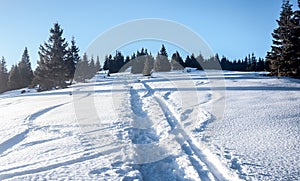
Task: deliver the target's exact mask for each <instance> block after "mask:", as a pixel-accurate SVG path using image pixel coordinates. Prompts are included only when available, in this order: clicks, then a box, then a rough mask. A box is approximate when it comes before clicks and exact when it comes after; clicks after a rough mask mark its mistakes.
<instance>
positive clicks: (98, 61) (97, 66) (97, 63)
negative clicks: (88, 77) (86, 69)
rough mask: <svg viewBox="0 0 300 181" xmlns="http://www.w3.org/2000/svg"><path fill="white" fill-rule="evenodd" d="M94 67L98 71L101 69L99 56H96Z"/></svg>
mask: <svg viewBox="0 0 300 181" xmlns="http://www.w3.org/2000/svg"><path fill="white" fill-rule="evenodd" d="M95 68H96V72H98V71H100V69H101V64H100V58H99V56H97V59H96V65H95Z"/></svg>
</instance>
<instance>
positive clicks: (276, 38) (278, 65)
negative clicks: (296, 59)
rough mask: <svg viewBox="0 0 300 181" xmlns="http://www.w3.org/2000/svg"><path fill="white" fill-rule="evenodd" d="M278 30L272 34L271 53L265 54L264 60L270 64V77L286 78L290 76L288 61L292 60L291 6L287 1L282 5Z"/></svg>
mask: <svg viewBox="0 0 300 181" xmlns="http://www.w3.org/2000/svg"><path fill="white" fill-rule="evenodd" d="M281 8H282V10H281V12H280V17H279V20H277V23H278V28H276V29H275V30H274V31H273V33H272V36H273V45H272V46H271V51H270V52H268V53H267V56H266V59H267V61H269V62H270V71H271V74H272V75H276V76H288V75H289V74H290V71H289V70H290V68H291V67H290V66H291V64H290V59H291V58H293V53H294V52H293V51H294V50H293V42H292V41H291V34H292V33H291V30H292V29H293V23H292V21H291V20H292V15H293V11H292V5H291V4H290V2H289V1H288V0H286V1H284V2H283V4H282V7H281Z"/></svg>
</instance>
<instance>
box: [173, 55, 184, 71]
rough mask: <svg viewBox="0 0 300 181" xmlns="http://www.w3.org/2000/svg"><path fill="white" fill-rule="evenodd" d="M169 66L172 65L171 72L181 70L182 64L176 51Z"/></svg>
mask: <svg viewBox="0 0 300 181" xmlns="http://www.w3.org/2000/svg"><path fill="white" fill-rule="evenodd" d="M171 65H172V69H173V70H183V68H184V62H183V60H182V58H181V56H180V54H179V53H178V51H176V53H174V54H173V55H172V58H171Z"/></svg>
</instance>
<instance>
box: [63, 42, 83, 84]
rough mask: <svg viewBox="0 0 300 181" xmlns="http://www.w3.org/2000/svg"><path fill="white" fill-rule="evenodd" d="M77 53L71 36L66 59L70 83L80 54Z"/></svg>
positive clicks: (77, 50) (77, 49)
mask: <svg viewBox="0 0 300 181" xmlns="http://www.w3.org/2000/svg"><path fill="white" fill-rule="evenodd" d="M78 53H79V48H78V47H77V46H76V42H75V38H74V37H72V40H71V47H69V49H68V53H67V60H66V66H67V77H68V79H69V81H70V85H71V84H72V82H73V79H74V74H75V70H76V65H77V63H78V61H79V60H80V56H79V54H78Z"/></svg>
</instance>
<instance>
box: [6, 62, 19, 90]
mask: <svg viewBox="0 0 300 181" xmlns="http://www.w3.org/2000/svg"><path fill="white" fill-rule="evenodd" d="M21 83H22V82H21V75H20V69H19V68H18V66H17V65H13V66H12V68H11V70H10V72H9V76H8V89H10V90H15V89H20V88H22V87H23V86H22V85H21Z"/></svg>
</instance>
